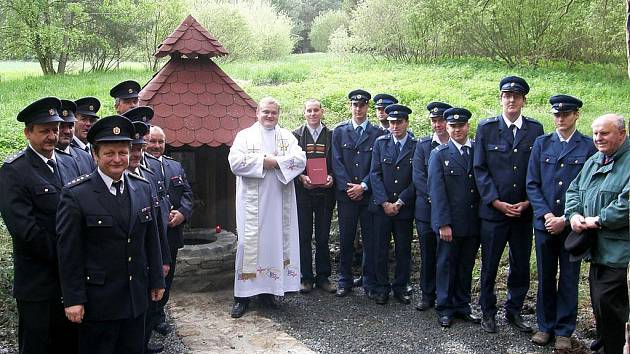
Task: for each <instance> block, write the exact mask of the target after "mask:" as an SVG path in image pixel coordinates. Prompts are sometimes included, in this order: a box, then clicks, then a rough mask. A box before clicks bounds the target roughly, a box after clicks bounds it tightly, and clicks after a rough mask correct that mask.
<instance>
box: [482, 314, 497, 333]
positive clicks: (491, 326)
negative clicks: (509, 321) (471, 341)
mask: <svg viewBox="0 0 630 354" xmlns="http://www.w3.org/2000/svg"><path fill="white" fill-rule="evenodd" d="M481 329H483V330H484V331H486V332H488V333H497V321H496V320H495V319H494V315H492V316H486V315H484V316H483V318H482V319H481Z"/></svg>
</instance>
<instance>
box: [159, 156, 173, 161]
mask: <svg viewBox="0 0 630 354" xmlns="http://www.w3.org/2000/svg"><path fill="white" fill-rule="evenodd" d="M162 157H163V158H165V159H169V160H173V161H175V159H174V158H172V157H170V156H166V155H162Z"/></svg>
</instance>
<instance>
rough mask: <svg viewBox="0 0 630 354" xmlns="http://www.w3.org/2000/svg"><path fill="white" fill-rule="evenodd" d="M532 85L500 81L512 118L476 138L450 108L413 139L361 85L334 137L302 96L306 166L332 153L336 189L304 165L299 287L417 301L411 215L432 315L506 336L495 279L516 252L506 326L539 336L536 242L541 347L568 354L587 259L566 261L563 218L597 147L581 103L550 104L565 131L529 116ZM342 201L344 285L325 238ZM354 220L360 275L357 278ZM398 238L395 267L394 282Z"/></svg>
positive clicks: (388, 99)
mask: <svg viewBox="0 0 630 354" xmlns="http://www.w3.org/2000/svg"><path fill="white" fill-rule="evenodd" d="M529 89H530V88H529V85H528V84H527V82H526V81H525V80H524V79H522V78H520V77H517V76H508V77H505V78H503V79H502V80H501V81H500V83H499V92H500V96H499V99H500V103H501V107H502V112H501V114H500V115H498V116H496V117H491V118H487V119H483V120H481V121H480V122H479V123H478V125H477V130H476V138H475V140H474V141H473V140H472V139H470V138H469V129H470V125H469V122H468V121H469V119H470V118H471V115H472V114H471V112H470V111H469V110H467V109H465V108H456V107H451V106H450V105H449V104H446V103H442V102H431V103H429V104H428V105H427V110H428V112H429V113H428V117H429V119H430V121H431V128H432V130H433V134H432V135H430V136H426V137H421V138H416V137H414V135H413V133H412V132H411V131H410V130H409V129H408V128H409V119H410V118H409V117H410V115H411V113H412V110H411V109H410V108H408V107H407V106H404V105H401V104H399V103H398V101H397V99H396V98H395V97H393V96H391V95H388V94H378V95H376V96H375V97H374V106H375V109H376V116H377V118H378V119H379V121H380V124H379V126H376V125H373V124H372V123H370V122H369V120H368V115H367V112H368V107H369V101H370V100H371V98H372V97H371V95H370V93H368V92H366V91H364V90H354V91H352V92H350V93H349V95H348V99H349V110H350V113H351V115H352V117H351V119H350V120H349V121H347V122H343V123H340V124H338V125H337V126H336V127H335V128H334V129H328V128H327V127H326V126H325V125H324V124H323V123H322V122H321V118H322V116H323V112H324V110H323V107H322V105H321V103H320V102H319V101H317V100H312V99H311V100H308V101H306V103H305V106H304V116H305V119H306V122H305V124H304V125H303V126H302V127H300V128H298V129H297V130H295V131H294V134H295V136H296V138H297V139H298V142H299V144H300V146H301V147H302V148H303V149H304V150H305V151H306V154H307V159H309V158H316V157H326V158H328V174H329V176H328V179H327V183H326V185H319V186H315V185H312V184H311V182H310V178H309V176H308V171H305V172H304V174H303V175H302V176H300V177H299V178H296V180H295V184H296V190H297V196H298V217H299V229H300V243H301V252H300V255H301V273H302V278H301V279H302V284H301V292H302V293H308V292H310V291H312V289H313V286H314V285H315V286H317V287H319V288H322V289H323V290H325V291H329V292H335V291H336V296H338V297H345V296H347V295H348V294H350V293H351V291H352V289H353V287H358V286H362V287H363V289H364V291H365V294H366V295H367V296H368V297H369V298H370V299H374V301H375V302H376V303H377V304H386V303H387V302H388V298H389V296H390V293H393V297H394V298H395V299H397V300H398V301H399V302H401V303H403V304H409V303H410V302H411V297H410V296H411V287H410V286H409V284H410V269H411V242H412V235H413V229H412V227H413V221H414V219H415V222H416V230H417V234H418V237H419V243H420V252H421V265H420V271H421V272H420V289H421V297H420V300H419V302H418V304H417V306H416V308H417V309H418V310H420V311H425V310H428V309H430V308H432V307H435V310H436V312H437V317H438V322H439V324H440V325H441V326H443V327H449V326H451V324H452V322H453V319H454V318H459V319H463V320H465V321H471V322H473V323H480V324H481V328H482V329H483V330H484V331H486V332H489V333H494V332H496V331H497V327H496V314H497V296H496V292H495V282H496V277H497V271H498V269H499V264H500V260H501V256H502V254H503V252H504V249H505V247H506V245H508V244H509V274H508V277H507V299H506V301H505V318H506V320H507V322H508V323H510V324H511V325H512V326H513V327H515V328H516V329H518V330H519V331H522V332H525V333H529V332H532V327H531V326H530V325H529V324H528V323H527V322H526V321H525V320H524V319H523V317H522V316H521V311H522V308H523V302H524V300H525V296H526V294H527V291H528V289H529V282H530V254H531V247H532V239H535V247H536V254H537V263H538V279H539V282H538V297H537V311H536V313H537V320H538V331H537V332H536V333H535V334H534V336H533V337H532V341H534V342H535V343H537V344H539V345H545V344H547V343H549V342H550V341H551V340H552V339H553V338H554V337H555V348H556V349H559V350H560V349H569V348H571V341H570V337H571V335H572V333H573V331H574V330H575V324H576V316H577V298H578V281H579V270H580V262H579V261H570V259H569V258H570V257H569V254H568V252H567V251H566V250H565V249H564V241H565V239H566V238H567V236H568V235H569V233H570V231H571V227H569V222H568V216H565V214H564V204H565V192H566V190H567V188H568V187H569V184H570V183H571V181H572V180H573V179H574V178H575V177H576V175H578V173H579V172H580V170H581V168H582V166H583V165H584V163H585V162H586V161H587V160H588V159H589V157H590V156H591V155H593V154H594V153H595V152H597V150H596V148H595V145H594V144H593V140H592V139H591V138H590V137H588V136H586V135H583V134H582V133H580V132H579V131H577V129H576V121H577V119H578V118H579V115H580V113H579V111H580V108H581V107H582V102H581V101H580V100H579V99H578V98H575V97H572V96H568V95H556V96H553V97H551V98H550V99H549V103H550V105H551V113H552V114H553V117H554V122H555V127H556V129H555V131H553V132H551V133H548V134H544V132H543V126H542V125H541V124H540V123H539V122H538V121H536V120H534V119H531V118H528V117H525V116H523V115H522V109H523V107H524V105H525V101H526V96H527V94H528V92H529ZM333 190H334V192H333ZM333 198H334V199H333ZM626 198H627V197H626ZM335 201H336V203H337V211H338V216H339V243H340V255H339V281H338V284H337V288H336V290H335V289H334V287H333V286H331V284H330V281H329V279H328V278H329V276H330V274H331V272H330V257H329V254H328V253H329V251H328V235H329V231H330V218H331V215H332V210H333V208H334V203H335ZM626 207H627V206H626ZM313 215H314V216H315V224H313ZM358 224H360V226H361V230H360V236H361V241H362V244H363V255H362V272H361V273H362V274H361V277H360V278H353V274H352V261H353V255H354V251H355V250H354V247H355V237H356V233H357V226H358ZM313 228H314V229H315V241H316V242H315V243H316V252H315V254H316V257H315V258H316V260H315V265H316V274H315V275H314V274H313V271H312V256H311V252H312V250H311V242H312V233H313ZM532 228H533V229H534V232H532ZM626 228H627V225H626ZM532 234H534V235H535V236H534V237H532ZM392 236H393V239H394V250H395V264H396V266H395V267H396V268H395V272H394V278H393V279H392V280H390V279H389V273H388V260H389V248H390V242H391V238H392ZM479 246H481V262H482V267H481V286H480V288H481V291H480V299H479V304H480V307H481V311H482V316H477V315H475V314H473V313H472V312H471V307H470V301H471V279H472V271H473V266H474V263H475V259H476V256H477V252H478V249H479ZM626 302H627V301H626ZM626 307H627V305H626Z"/></svg>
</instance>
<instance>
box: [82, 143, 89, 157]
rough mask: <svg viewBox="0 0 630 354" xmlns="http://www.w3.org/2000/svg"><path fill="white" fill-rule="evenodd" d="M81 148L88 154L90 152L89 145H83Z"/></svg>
mask: <svg viewBox="0 0 630 354" xmlns="http://www.w3.org/2000/svg"><path fill="white" fill-rule="evenodd" d="M83 150H85V152H87V153H88V154H89V153H90V147H89V146H87V145H85V147H84V148H83ZM90 155H91V154H90Z"/></svg>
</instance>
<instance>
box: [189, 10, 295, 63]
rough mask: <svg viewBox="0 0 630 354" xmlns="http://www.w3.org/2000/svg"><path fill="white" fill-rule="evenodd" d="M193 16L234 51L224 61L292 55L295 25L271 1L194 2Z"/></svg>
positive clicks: (227, 47) (229, 49)
mask: <svg viewBox="0 0 630 354" xmlns="http://www.w3.org/2000/svg"><path fill="white" fill-rule="evenodd" d="M190 7H191V13H192V15H193V17H195V18H196V19H197V21H199V23H201V24H202V25H203V26H204V27H205V28H206V29H207V30H208V32H210V33H211V34H212V35H213V36H214V37H215V38H217V39H218V40H219V42H221V44H222V45H223V46H224V47H225V48H226V49H227V50H228V51H229V52H230V55H229V56H228V57H227V58H225V59H223V60H228V61H232V60H237V59H247V60H262V59H274V58H279V57H283V56H285V55H288V54H290V53H291V51H292V50H293V46H294V45H295V42H296V38H295V37H294V36H293V35H292V34H291V29H292V28H293V23H292V22H291V19H289V17H287V16H286V15H284V14H281V13H278V12H277V11H276V10H275V9H274V7H273V6H272V5H271V2H270V1H269V0H253V1H238V0H236V1H231V2H225V1H221V0H193V1H191V6H190Z"/></svg>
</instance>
